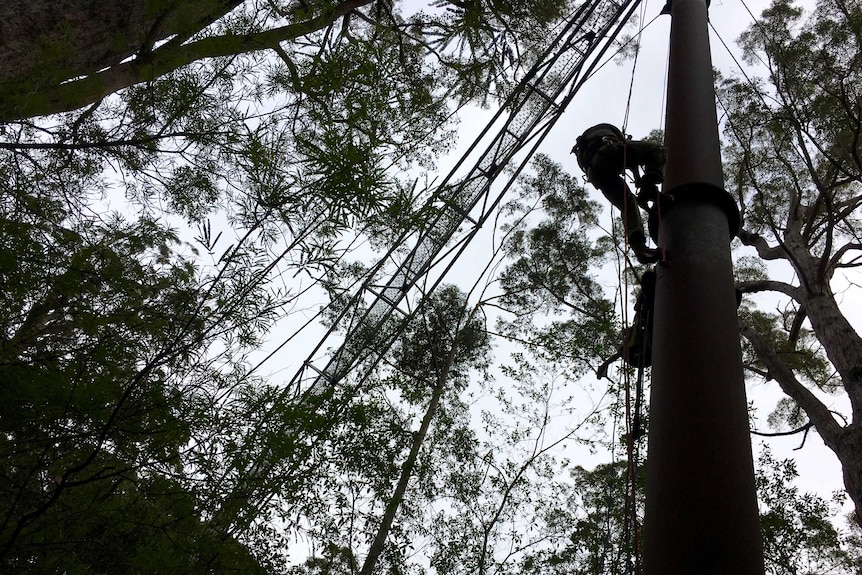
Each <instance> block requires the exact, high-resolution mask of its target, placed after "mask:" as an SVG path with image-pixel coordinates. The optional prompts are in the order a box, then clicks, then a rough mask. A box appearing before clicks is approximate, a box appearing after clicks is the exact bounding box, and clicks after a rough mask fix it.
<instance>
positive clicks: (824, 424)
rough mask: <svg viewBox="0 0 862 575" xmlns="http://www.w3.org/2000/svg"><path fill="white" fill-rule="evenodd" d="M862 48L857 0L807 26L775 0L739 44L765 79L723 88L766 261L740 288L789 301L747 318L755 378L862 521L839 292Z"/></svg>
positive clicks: (747, 232) (752, 238)
mask: <svg viewBox="0 0 862 575" xmlns="http://www.w3.org/2000/svg"><path fill="white" fill-rule="evenodd" d="M860 39H862V5H860V4H859V2H855V1H853V2H845V1H844V0H822V1H820V2H818V3H817V6H816V9H814V10H813V11H812V12H811V13H810V15H808V16H807V17H804V16H803V11H802V9H801V8H798V7H796V6H794V5H793V4H792V3H790V2H788V1H785V0H778V1H775V2H773V3H772V5H771V6H770V7H769V8H768V9H767V10H765V11H764V12H763V14H762V15H761V17H760V19H759V20H758V21H757V22H756V23H755V24H753V25H752V26H751V27H750V28H749V29H748V30H747V31H746V32H745V33H744V34H743V35H742V36H741V37H740V40H739V43H740V46H741V47H742V49H743V53H744V55H745V58H746V60H747V62H749V63H751V64H756V65H757V66H758V67H760V69H762V70H764V71H765V77H764V78H755V79H748V78H739V79H725V80H723V81H722V83H721V85H720V89H719V91H718V95H719V101H720V103H721V105H722V106H723V107H724V109H725V110H726V114H727V121H726V123H725V140H726V149H725V152H726V158H727V161H726V171H727V175H728V188H729V191H731V192H732V193H733V194H735V196H736V198H737V199H738V201H739V206H740V210H741V212H742V217H743V226H742V229H741V231H740V232H739V234H738V238H739V240H740V241H741V242H742V244H744V245H746V246H750V247H752V248H754V253H755V254H756V255H754V256H748V258H747V259H746V261H747V262H748V263H749V264H750V265H747V266H744V273H743V274H742V275H741V277H740V279H741V280H742V281H740V283H739V284H738V287H739V289H740V290H741V291H742V292H743V293H746V294H750V293H757V292H772V293H775V294H778V295H779V296H780V297H782V298H784V301H785V302H786V305H784V307H783V309H780V310H779V312H778V313H775V312H769V311H764V310H758V309H755V308H753V307H752V306H749V307H747V308H746V311H744V313H743V314H741V320H740V325H741V330H742V334H743V336H744V338H745V340H744V341H745V342H746V346H745V350H746V352H747V354H746V356H747V361H748V366H749V373H750V374H751V375H752V377H760V378H763V379H765V380H767V381H774V382H775V383H776V384H777V385H778V387H779V388H780V389H781V390H782V391H783V392H784V394H786V397H785V399H784V400H782V401H781V402H780V403H779V405H778V409H777V411H776V412H775V413H774V414H773V417H772V421H773V422H774V423H776V424H777V425H781V426H787V427H782V429H791V430H792V429H798V430H800V431H807V430H809V429H813V430H815V431H816V432H817V433H818V434H819V435H820V437H821V438H822V439H823V441H824V443H825V444H826V445H827V446H828V447H829V448H830V449H831V450H832V451H833V452H834V453H835V455H836V456H837V457H838V460H839V461H840V462H841V466H842V469H843V475H844V485H845V488H846V490H847V493H848V495H849V496H850V498H851V499H852V500H853V503H854V505H855V508H856V518H857V521H859V520H860V517H862V427H860V425H862V424H860V418H862V338H860V336H859V333H858V332H857V331H856V330H855V329H854V327H853V326H852V325H851V322H850V320H849V319H848V317H847V314H846V312H847V311H848V310H846V309H842V306H841V300H842V294H841V293H839V292H838V289H839V288H838V287H837V286H838V285H839V282H840V281H841V278H842V276H844V275H845V274H853V271H854V269H856V268H857V267H858V265H859V252H860V251H862V241H860V235H859V234H860V228H859V224H860V221H859V207H860V205H862V155H860V153H862V148H860V138H859V135H860V133H862V91H860V85H862V84H860V80H862V42H860ZM767 263H768V264H769V265H768V267H767ZM778 264H783V265H784V268H783V272H782V268H781V266H780V265H778ZM788 271H789V272H790V273H788ZM782 273H783V274H784V275H780V274H782ZM847 277H851V276H847ZM850 282H851V284H850V285H851V287H850V288H848V289H856V287H858V286H856V285H855V284H854V283H853V280H852V277H851V279H850ZM833 406H835V407H833ZM835 408H837V409H835ZM834 409H835V410H834Z"/></svg>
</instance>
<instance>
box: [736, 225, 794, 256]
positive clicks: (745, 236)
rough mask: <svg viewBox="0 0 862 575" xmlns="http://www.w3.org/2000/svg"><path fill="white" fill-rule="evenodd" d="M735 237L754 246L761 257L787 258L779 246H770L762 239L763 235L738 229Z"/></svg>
mask: <svg viewBox="0 0 862 575" xmlns="http://www.w3.org/2000/svg"><path fill="white" fill-rule="evenodd" d="M736 237H738V238H739V239H740V241H741V242H742V243H743V244H745V245H747V246H751V247H753V248H755V249H756V250H757V255H759V256H760V258H761V259H764V260H779V259H787V253H786V252H785V251H784V250H783V249H781V247H780V246H776V247H772V246H770V245H769V244H768V243H767V242H766V240H765V239H763V236H761V235H759V234H755V233H753V232H749V231H746V230H744V229H740V230H739V231H738V232H737V233H736Z"/></svg>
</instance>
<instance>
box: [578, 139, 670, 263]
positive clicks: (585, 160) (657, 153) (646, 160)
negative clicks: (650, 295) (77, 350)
mask: <svg viewBox="0 0 862 575" xmlns="http://www.w3.org/2000/svg"><path fill="white" fill-rule="evenodd" d="M572 153H573V154H575V157H576V158H577V160H578V165H579V166H580V167H581V169H582V170H584V173H585V174H586V176H587V180H588V181H589V182H590V183H591V184H593V185H594V186H595V187H596V188H598V189H599V191H601V192H602V194H603V195H604V196H605V197H606V198H607V199H608V201H609V202H610V203H611V204H613V205H614V206H615V207H616V208H617V209H619V210H620V212H621V213H622V217H623V225H624V226H625V232H626V237H627V238H628V243H629V245H630V246H631V247H632V250H633V251H634V253H635V256H636V257H637V259H638V261H639V262H640V263H642V264H650V263H655V262H657V261H658V260H659V255H660V254H659V250H657V249H650V248H648V247H647V245H646V235H645V234H644V229H643V222H642V220H641V215H640V208H644V209H649V206H650V204H649V203H650V202H655V201H656V200H657V199H658V196H659V191H658V185H659V184H660V183H662V182H663V181H664V164H665V159H666V156H665V150H664V147H663V146H661V145H659V144H656V143H654V142H647V141H644V140H631V139H627V138H626V137H625V136H624V135H623V133H622V132H621V131H620V130H619V129H618V128H617V127H616V126H613V125H611V124H597V125H595V126H593V127H592V128H588V129H587V130H586V131H585V132H584V133H583V134H581V135H580V136H578V138H577V140H576V144H575V147H574V148H572ZM640 168H643V175H641V174H640ZM625 170H629V171H630V172H631V173H632V175H633V176H634V181H635V186H637V187H638V195H637V197H635V195H634V194H633V193H632V192H631V190H630V189H629V187H628V184H626V181H625V178H624V177H623V176H624V173H625Z"/></svg>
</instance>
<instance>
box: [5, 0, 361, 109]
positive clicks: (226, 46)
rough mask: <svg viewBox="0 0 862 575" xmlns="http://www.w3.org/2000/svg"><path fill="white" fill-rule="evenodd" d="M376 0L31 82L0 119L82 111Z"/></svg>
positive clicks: (11, 96)
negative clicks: (46, 83)
mask: <svg viewBox="0 0 862 575" xmlns="http://www.w3.org/2000/svg"><path fill="white" fill-rule="evenodd" d="M372 1H373V0H346V1H345V2H342V3H341V4H338V5H336V6H334V7H332V8H331V9H329V10H326V11H324V12H322V13H321V14H319V15H317V16H316V17H314V18H311V19H310V20H306V21H303V22H297V23H295V24H289V25H287V26H281V27H279V28H274V29H272V30H265V31H263V32H258V33H256V34H247V35H239V34H225V35H222V36H211V37H209V38H202V39H200V40H197V41H195V42H191V43H189V44H183V45H180V46H175V45H171V44H170V43H168V44H165V45H163V46H161V47H160V48H158V49H157V50H155V51H153V52H152V53H150V54H147V55H146V56H144V57H141V58H138V59H136V60H132V61H130V62H126V63H123V64H119V65H116V66H112V67H111V68H108V69H107V70H104V71H102V72H98V73H96V74H91V75H89V76H86V77H84V78H81V79H79V80H74V81H71V82H66V83H64V84H60V85H58V86H51V87H49V88H47V89H45V88H44V87H40V86H33V85H25V86H23V87H22V88H21V89H20V90H18V91H15V92H13V93H8V92H7V93H6V94H5V96H4V98H3V100H2V101H0V122H7V121H12V120H20V119H23V118H30V117H34V116H45V115H48V114H57V113H60V112H68V111H71V110H76V109H78V108H81V107H83V106H86V105H88V104H91V103H93V102H96V101H98V100H100V99H102V98H104V97H106V96H108V95H110V94H113V93H114V92H116V91H118V90H121V89H123V88H128V87H129V86H133V85H135V84H140V83H141V82H147V81H151V80H154V79H156V78H158V77H159V76H163V75H165V74H167V73H169V72H172V71H173V70H176V69H178V68H180V67H182V66H186V65H188V64H192V63H194V62H197V61H200V60H206V59H209V58H217V57H220V56H234V55H237V54H245V53H249V52H256V51H258V50H263V49H269V48H271V47H272V46H273V45H275V44H278V43H279V42H285V41H289V40H294V39H296V38H299V37H301V36H305V35H307V34H310V33H312V32H316V31H318V30H322V29H323V28H325V27H326V26H329V25H330V24H332V22H334V21H335V20H337V19H338V18H340V17H342V16H344V15H345V14H347V13H349V12H350V11H352V10H355V9H357V8H359V7H361V6H365V5H367V4H370V3H371V2H372Z"/></svg>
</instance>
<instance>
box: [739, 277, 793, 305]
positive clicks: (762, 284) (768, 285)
mask: <svg viewBox="0 0 862 575" xmlns="http://www.w3.org/2000/svg"><path fill="white" fill-rule="evenodd" d="M736 289H738V290H739V291H741V292H742V293H756V292H762V291H775V292H779V293H783V294H784V295H787V296H790V297H792V298H793V299H794V300H795V301H797V302H799V303H800V304H802V303H804V302H803V301H802V299H803V295H804V292H803V291H802V290H801V289H799V288H798V287H796V286H793V285H790V284H788V283H785V282H780V281H778V280H752V281H747V282H739V283H737V284H736Z"/></svg>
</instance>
